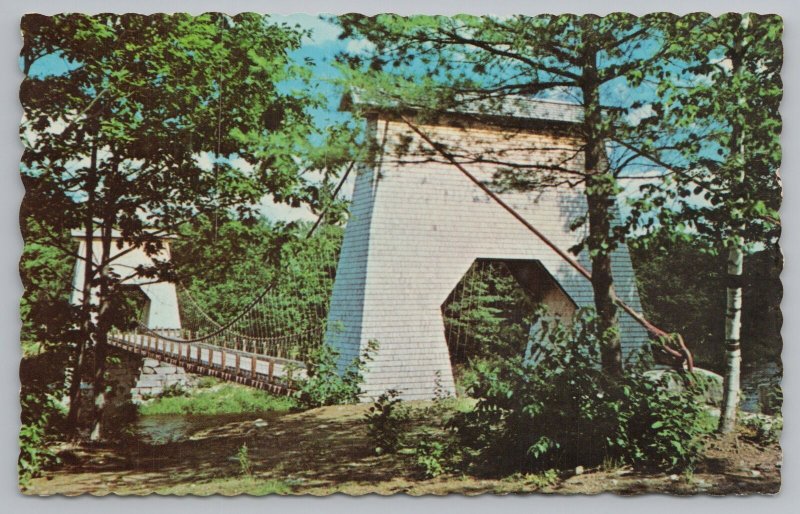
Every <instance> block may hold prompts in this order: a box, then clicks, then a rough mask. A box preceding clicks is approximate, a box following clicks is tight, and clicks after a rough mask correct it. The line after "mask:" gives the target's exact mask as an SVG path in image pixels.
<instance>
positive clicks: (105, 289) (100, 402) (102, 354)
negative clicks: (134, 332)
mask: <svg viewBox="0 0 800 514" xmlns="http://www.w3.org/2000/svg"><path fill="white" fill-rule="evenodd" d="M113 226H114V224H113V217H109V216H106V218H105V219H104V220H103V229H102V234H101V247H102V254H101V260H100V263H101V265H100V270H99V272H100V273H99V274H100V294H99V298H100V302H99V303H100V306H99V309H98V316H97V330H96V333H95V341H94V342H95V347H94V382H93V385H92V389H93V390H94V414H93V416H92V433H91V436H90V439H91V440H92V441H99V440H100V439H102V438H103V435H104V434H103V431H104V426H103V417H104V414H105V408H106V387H107V384H106V356H107V354H108V332H109V330H110V329H111V322H110V314H111V313H110V312H109V310H110V306H111V303H110V294H111V292H112V288H111V284H110V283H109V281H110V280H111V277H110V275H109V271H110V270H109V269H108V263H109V262H111V242H112V230H113Z"/></svg>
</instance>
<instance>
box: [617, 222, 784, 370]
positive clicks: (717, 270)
mask: <svg viewBox="0 0 800 514" xmlns="http://www.w3.org/2000/svg"><path fill="white" fill-rule="evenodd" d="M648 239H649V241H648V242H647V244H634V245H631V258H632V260H633V264H634V269H635V270H636V279H637V285H638V289H639V294H640V296H641V299H642V305H643V307H644V312H645V314H646V315H647V318H648V319H649V320H650V321H651V322H653V323H654V324H655V325H656V326H658V327H661V328H662V329H664V330H666V331H667V332H670V333H673V332H677V333H679V334H681V335H682V336H683V338H684V339H685V340H686V343H687V345H688V346H689V348H690V349H691V350H692V354H693V355H694V358H695V363H696V364H697V365H698V366H699V367H702V368H706V369H710V370H713V371H715V372H717V373H722V372H723V369H724V363H723V357H724V326H723V324H722V323H720V322H719V320H721V319H724V316H725V297H724V296H723V295H722V294H721V292H722V291H724V289H725V275H724V270H725V257H724V256H722V255H715V254H714V253H709V252H707V251H706V248H705V246H704V245H703V244H702V243H701V242H699V241H696V240H682V239H681V240H676V241H671V240H670V238H669V237H668V236H667V235H666V234H663V233H662V232H661V231H659V232H657V233H655V234H653V235H652V236H650V237H649V238H648ZM781 260H782V259H781V256H780V252H779V250H778V249H777V247H772V248H769V249H765V250H762V251H759V252H754V253H751V254H748V255H746V256H745V261H744V264H745V266H744V268H745V269H744V276H743V281H742V286H743V293H744V297H743V306H742V340H743V341H747V344H745V345H743V346H742V358H743V359H744V360H745V361H746V362H749V363H763V362H774V361H775V360H776V359H778V358H779V357H780V353H781V348H782V340H781V336H780V327H781V323H782V315H781V310H780V299H781V297H782V289H783V288H782V286H781V283H780V272H781V268H782V265H781ZM698 277H702V280H698Z"/></svg>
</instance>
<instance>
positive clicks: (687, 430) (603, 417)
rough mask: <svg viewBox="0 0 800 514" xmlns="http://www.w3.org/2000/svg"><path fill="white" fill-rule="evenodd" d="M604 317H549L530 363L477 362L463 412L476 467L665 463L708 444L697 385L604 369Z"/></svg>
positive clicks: (460, 421)
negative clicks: (599, 322)
mask: <svg viewBox="0 0 800 514" xmlns="http://www.w3.org/2000/svg"><path fill="white" fill-rule="evenodd" d="M593 323H596V318H595V316H594V315H593V313H591V312H590V311H585V310H584V311H581V312H580V313H579V315H578V316H577V317H576V322H575V324H574V325H572V326H569V327H567V326H564V325H562V324H560V323H557V322H554V323H550V324H549V326H547V327H546V328H545V330H544V333H543V335H542V337H541V339H540V340H539V341H538V343H539V344H538V346H537V348H536V350H535V353H534V355H533V356H532V358H531V359H527V360H526V359H523V358H522V357H517V358H506V359H502V360H495V361H481V362H478V363H476V365H475V367H476V375H475V377H476V379H475V381H474V382H473V383H472V384H470V387H469V392H470V394H471V395H472V396H474V397H475V398H477V399H478V403H477V405H476V407H475V409H474V411H472V412H467V413H462V414H459V415H457V416H456V417H455V418H454V419H453V421H452V422H451V427H452V428H453V430H455V431H456V432H457V433H458V436H459V438H460V439H461V442H462V445H463V447H464V451H465V455H464V456H465V459H466V462H467V463H468V465H470V466H471V467H472V468H473V469H474V470H476V471H478V472H489V473H498V472H500V473H505V472H508V471H520V472H528V471H536V470H542V469H548V468H561V469H563V468H573V467H575V466H577V465H595V464H598V463H600V462H602V461H603V459H605V458H622V459H624V460H625V461H627V462H630V463H631V464H636V465H645V466H657V467H661V468H664V469H674V468H685V467H690V466H691V465H692V464H693V461H694V458H695V457H696V455H697V452H698V450H699V448H700V446H699V444H700V442H699V440H700V436H701V435H702V434H701V425H700V423H699V416H700V406H699V405H698V404H697V403H696V401H695V395H696V394H697V393H696V391H694V390H692V388H691V387H687V388H686V389H684V390H683V391H681V392H671V391H668V390H666V389H664V388H663V386H662V385H660V384H656V383H653V382H652V381H651V380H650V379H648V378H647V377H645V376H644V375H643V373H642V372H643V368H644V366H633V367H630V368H629V369H628V371H627V372H626V374H625V376H624V377H621V378H619V379H615V378H613V377H610V376H609V375H608V374H606V373H604V372H602V371H601V370H600V367H599V358H600V348H599V345H600V341H598V339H597V338H596V337H595V335H594V334H596V332H595V330H594V329H593V327H592V324H593Z"/></svg>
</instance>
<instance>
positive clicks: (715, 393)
mask: <svg viewBox="0 0 800 514" xmlns="http://www.w3.org/2000/svg"><path fill="white" fill-rule="evenodd" d="M644 375H645V376H646V377H648V378H650V379H652V380H654V381H659V380H661V379H662V378H663V379H666V383H667V389H668V390H670V391H676V392H677V391H682V390H683V388H684V385H683V377H681V376H680V375H679V374H678V373H677V372H676V371H675V370H673V369H653V370H650V371H645V373H644ZM693 378H694V379H695V380H697V381H700V382H701V383H703V384H705V386H706V387H705V393H704V394H703V399H704V400H705V402H706V403H707V404H709V405H714V406H717V407H718V406H720V405H722V376H720V375H718V374H716V373H714V372H713V371H709V370H707V369H702V368H694V373H693Z"/></svg>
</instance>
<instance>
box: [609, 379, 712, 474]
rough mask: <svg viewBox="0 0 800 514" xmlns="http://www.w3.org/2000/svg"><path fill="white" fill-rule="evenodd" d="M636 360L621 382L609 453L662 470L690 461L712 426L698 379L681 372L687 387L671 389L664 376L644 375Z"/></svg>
mask: <svg viewBox="0 0 800 514" xmlns="http://www.w3.org/2000/svg"><path fill="white" fill-rule="evenodd" d="M642 371H643V367H642V366H641V365H639V366H637V369H634V370H633V371H632V372H629V373H627V374H626V376H625V380H624V381H623V383H622V396H621V398H620V403H619V405H620V407H619V414H618V416H619V418H620V426H619V427H618V428H617V429H616V434H615V435H616V436H617V440H616V441H614V443H616V444H614V445H613V446H615V448H613V450H612V453H617V452H619V454H621V457H622V458H623V459H624V460H625V461H627V462H629V463H632V464H637V465H644V466H650V467H657V468H660V469H665V470H669V471H672V470H685V469H691V468H693V467H694V465H695V463H696V461H697V459H698V458H699V456H700V453H701V451H702V449H703V446H704V442H703V440H702V435H704V434H705V433H707V432H708V431H710V429H711V428H712V427H710V426H709V425H708V424H707V423H706V421H707V417H706V416H705V410H704V409H705V405H704V403H703V402H702V400H701V398H702V396H703V395H702V391H701V387H702V386H701V385H700V382H699V381H695V382H692V379H691V377H690V376H687V377H684V380H685V381H686V388H685V390H683V391H681V392H675V391H673V390H670V388H669V381H668V379H667V377H662V379H661V380H659V381H654V380H650V379H648V378H646V377H644V376H643V375H642Z"/></svg>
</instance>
